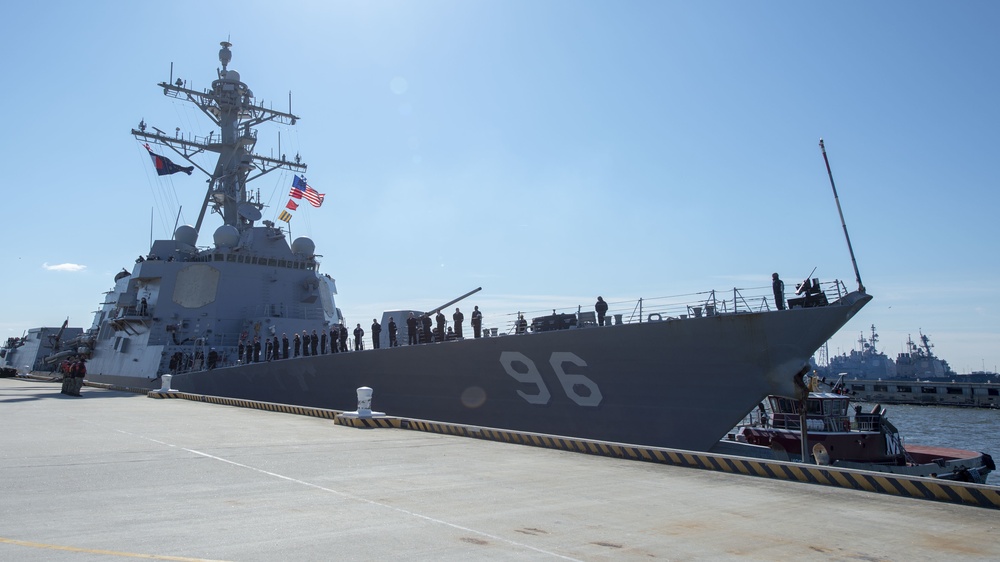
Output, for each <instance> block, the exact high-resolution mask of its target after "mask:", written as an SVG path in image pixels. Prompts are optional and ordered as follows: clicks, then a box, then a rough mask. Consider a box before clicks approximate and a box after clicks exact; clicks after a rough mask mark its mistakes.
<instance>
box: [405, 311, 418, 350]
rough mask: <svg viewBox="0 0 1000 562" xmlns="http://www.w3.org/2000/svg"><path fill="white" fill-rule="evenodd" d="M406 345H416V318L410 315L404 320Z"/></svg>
mask: <svg viewBox="0 0 1000 562" xmlns="http://www.w3.org/2000/svg"><path fill="white" fill-rule="evenodd" d="M406 335H407V340H406V345H417V317H416V316H414V315H413V313H412V312H411V313H410V317H409V318H407V319H406Z"/></svg>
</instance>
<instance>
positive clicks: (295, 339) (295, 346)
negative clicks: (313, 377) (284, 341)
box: [292, 333, 302, 357]
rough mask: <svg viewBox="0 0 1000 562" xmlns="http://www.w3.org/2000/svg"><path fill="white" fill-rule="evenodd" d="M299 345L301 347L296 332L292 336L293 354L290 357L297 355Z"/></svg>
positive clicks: (300, 341)
mask: <svg viewBox="0 0 1000 562" xmlns="http://www.w3.org/2000/svg"><path fill="white" fill-rule="evenodd" d="M300 347H302V340H301V339H300V338H299V334H298V333H296V334H295V336H294V337H292V350H293V351H294V352H295V355H293V356H292V357H298V356H299V348H300Z"/></svg>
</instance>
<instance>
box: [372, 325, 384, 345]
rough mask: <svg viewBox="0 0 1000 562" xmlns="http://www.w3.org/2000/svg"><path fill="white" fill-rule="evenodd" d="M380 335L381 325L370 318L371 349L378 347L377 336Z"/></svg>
mask: <svg viewBox="0 0 1000 562" xmlns="http://www.w3.org/2000/svg"><path fill="white" fill-rule="evenodd" d="M381 335H382V325H381V324H379V323H378V320H376V319H374V318H372V349H378V348H379V341H378V340H379V336H381Z"/></svg>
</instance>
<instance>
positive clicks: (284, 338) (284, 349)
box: [281, 334, 288, 359]
mask: <svg viewBox="0 0 1000 562" xmlns="http://www.w3.org/2000/svg"><path fill="white" fill-rule="evenodd" d="M281 358H282V359H288V334H281Z"/></svg>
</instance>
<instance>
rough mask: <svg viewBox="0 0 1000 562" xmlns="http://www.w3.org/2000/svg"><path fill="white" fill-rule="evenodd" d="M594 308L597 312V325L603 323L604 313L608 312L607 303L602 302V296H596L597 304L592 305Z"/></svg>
mask: <svg viewBox="0 0 1000 562" xmlns="http://www.w3.org/2000/svg"><path fill="white" fill-rule="evenodd" d="M594 310H595V311H596V312H597V325H598V326H603V325H604V315H605V314H607V313H608V303H606V302H604V298H603V297H597V304H595V305H594Z"/></svg>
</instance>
